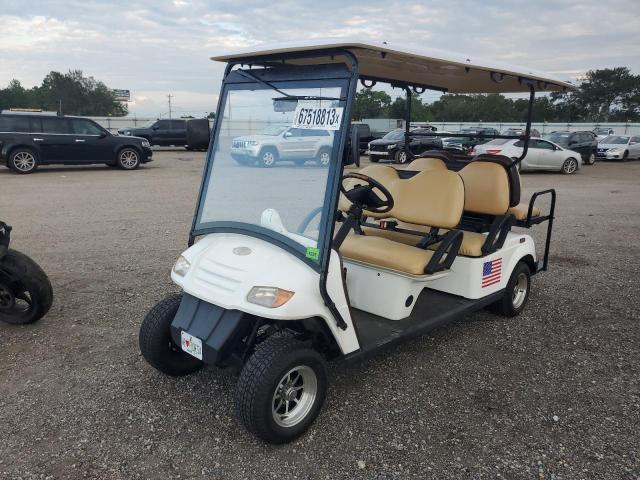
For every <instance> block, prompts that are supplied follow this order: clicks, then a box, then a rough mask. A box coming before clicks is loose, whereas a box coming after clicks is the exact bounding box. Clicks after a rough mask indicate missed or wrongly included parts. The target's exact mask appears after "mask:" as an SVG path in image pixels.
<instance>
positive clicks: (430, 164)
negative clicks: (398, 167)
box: [406, 157, 447, 172]
mask: <svg viewBox="0 0 640 480" xmlns="http://www.w3.org/2000/svg"><path fill="white" fill-rule="evenodd" d="M406 169H407V170H412V171H414V172H423V171H425V170H447V164H446V163H444V162H443V161H442V160H441V159H439V158H431V157H425V158H416V159H415V160H414V161H413V162H411V163H410V164H408V165H407V167H406Z"/></svg>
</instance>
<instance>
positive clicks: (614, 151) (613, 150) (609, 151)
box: [607, 148, 620, 153]
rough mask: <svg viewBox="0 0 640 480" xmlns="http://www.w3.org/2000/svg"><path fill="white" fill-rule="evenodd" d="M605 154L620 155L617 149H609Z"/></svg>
mask: <svg viewBox="0 0 640 480" xmlns="http://www.w3.org/2000/svg"><path fill="white" fill-rule="evenodd" d="M607 153H620V149H619V148H610V149H609V150H607Z"/></svg>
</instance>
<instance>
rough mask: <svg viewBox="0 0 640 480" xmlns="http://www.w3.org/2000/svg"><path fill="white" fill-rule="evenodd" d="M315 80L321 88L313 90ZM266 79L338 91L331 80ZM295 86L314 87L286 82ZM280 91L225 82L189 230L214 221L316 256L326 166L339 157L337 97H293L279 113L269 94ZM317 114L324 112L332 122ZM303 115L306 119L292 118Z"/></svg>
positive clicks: (325, 93)
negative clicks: (292, 102) (212, 146)
mask: <svg viewBox="0 0 640 480" xmlns="http://www.w3.org/2000/svg"><path fill="white" fill-rule="evenodd" d="M320 83H322V84H323V85H324V86H323V87H317V88H316V87H315V85H318V84H320ZM274 85H277V87H278V88H279V89H282V90H284V91H286V94H288V95H295V96H312V97H334V98H335V97H338V98H339V97H341V96H342V87H341V86H335V85H340V83H339V81H337V80H323V81H320V80H316V81H305V82H302V81H298V82H278V83H274ZM299 85H305V86H306V85H314V88H309V87H306V88H293V87H294V86H299ZM280 96H281V94H279V93H277V92H275V91H274V90H273V89H271V88H269V86H268V85H262V84H259V83H251V84H248V85H247V84H244V85H238V84H231V85H229V86H228V87H227V90H226V98H224V100H223V106H222V111H221V112H219V113H218V117H217V118H218V119H219V120H218V121H219V130H218V136H217V138H216V142H215V149H214V150H213V152H212V153H211V154H210V155H211V158H210V159H209V160H208V165H207V168H208V170H207V173H206V177H205V181H204V184H203V190H202V193H201V198H200V204H199V207H198V213H197V215H196V225H195V228H194V231H196V232H197V231H202V230H207V229H211V228H215V227H233V228H234V229H246V230H250V231H255V232H256V233H258V234H260V235H266V236H272V237H275V238H276V239H277V240H279V241H281V242H283V243H286V244H287V245H289V246H291V247H293V248H294V249H296V250H299V251H300V253H302V254H303V255H305V256H306V257H307V258H310V259H311V260H313V261H319V258H320V253H321V252H320V250H319V242H318V240H319V238H320V235H322V234H323V233H324V232H323V229H322V227H321V224H322V220H321V219H322V214H323V213H325V209H324V207H325V200H326V201H329V200H328V199H326V198H325V192H326V190H327V183H328V176H329V174H328V172H329V166H330V162H331V161H334V159H336V158H340V159H341V158H342V156H341V155H334V150H335V149H337V148H338V146H337V144H338V142H339V137H340V135H339V134H338V133H339V132H340V130H339V129H340V128H342V114H343V110H342V109H343V108H344V105H345V102H344V101H341V100H334V99H332V100H324V99H323V100H317V99H313V100H300V101H298V103H297V108H296V109H295V111H287V112H282V111H276V108H275V107H274V97H280ZM303 111H304V114H305V115H308V116H307V117H305V115H302V114H301V112H303ZM325 116H326V117H329V116H331V117H332V119H333V120H331V122H333V124H331V123H330V121H329V119H328V118H327V119H325ZM311 117H314V118H315V120H313V119H311V122H312V125H308V124H306V125H305V124H301V123H300V121H301V119H303V121H304V119H307V120H309V119H310V118H311ZM318 122H319V123H320V124H319V123H318ZM322 122H324V123H322ZM311 126H313V127H314V128H310V127H311ZM319 127H323V128H319ZM284 130H286V132H284V134H283V135H278V134H279V133H283V131H284ZM268 136H273V138H267V137H268ZM327 218H328V217H327ZM229 222H233V224H232V225H230V224H229ZM325 223H326V224H328V222H325Z"/></svg>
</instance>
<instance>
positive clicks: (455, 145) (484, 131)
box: [442, 127, 500, 153]
mask: <svg viewBox="0 0 640 480" xmlns="http://www.w3.org/2000/svg"><path fill="white" fill-rule="evenodd" d="M458 134H462V135H468V136H466V137H448V138H444V139H443V140H442V148H443V149H444V150H451V151H454V152H458V153H467V152H469V150H471V149H472V148H474V147H475V146H476V145H482V144H483V143H486V142H488V141H489V140H490V139H488V138H479V137H476V136H475V135H500V132H498V130H496V129H495V128H484V127H477V128H463V129H462V130H460V131H459V132H458Z"/></svg>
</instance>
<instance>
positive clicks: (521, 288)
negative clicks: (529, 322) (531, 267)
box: [512, 273, 529, 310]
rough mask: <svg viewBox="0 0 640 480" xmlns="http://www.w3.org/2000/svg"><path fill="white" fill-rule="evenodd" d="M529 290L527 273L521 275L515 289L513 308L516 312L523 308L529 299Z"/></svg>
mask: <svg viewBox="0 0 640 480" xmlns="http://www.w3.org/2000/svg"><path fill="white" fill-rule="evenodd" d="M528 290H529V280H528V278H527V274H526V273H520V274H519V275H518V279H517V280H516V284H515V285H514V287H513V297H512V302H513V308H515V309H516V310H517V309H518V308H520V307H521V306H522V304H523V303H524V300H525V299H526V298H527V291H528Z"/></svg>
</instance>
